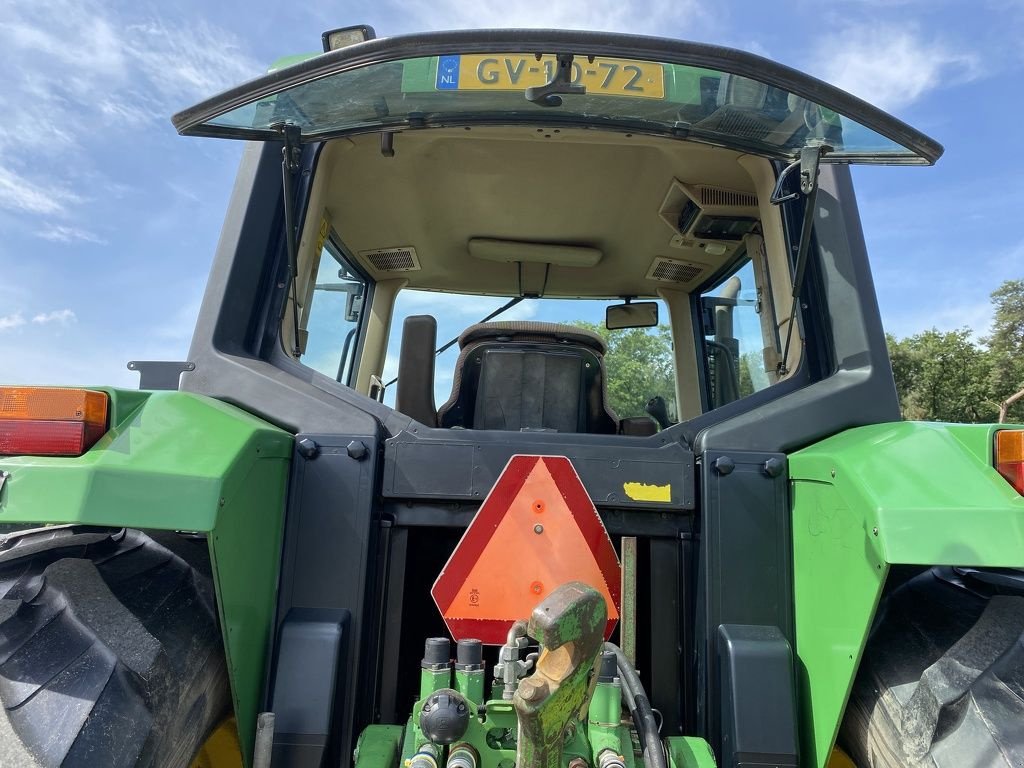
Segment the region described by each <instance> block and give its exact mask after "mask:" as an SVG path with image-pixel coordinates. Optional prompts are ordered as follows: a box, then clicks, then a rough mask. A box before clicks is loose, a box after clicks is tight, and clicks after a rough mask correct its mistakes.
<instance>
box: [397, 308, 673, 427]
mask: <svg viewBox="0 0 1024 768" xmlns="http://www.w3.org/2000/svg"><path fill="white" fill-rule="evenodd" d="M507 301H508V298H507V297H496V296H478V295H468V294H452V293H437V292H433V291H418V290H413V289H406V290H403V291H401V292H400V293H399V294H398V297H397V299H396V301H395V307H394V312H393V314H392V318H391V333H390V337H389V339H388V347H387V358H386V362H385V366H384V375H383V377H382V378H383V380H384V382H385V383H390V384H391V385H390V386H388V387H387V388H386V389H385V393H384V402H385V403H387V404H388V405H392V406H393V405H394V402H395V387H394V384H393V379H394V378H395V375H396V374H397V371H398V355H399V349H400V347H401V339H402V327H403V324H404V321H405V318H406V317H408V316H410V315H432V316H433V317H434V318H435V319H436V320H437V347H438V348H440V347H441V346H443V345H444V344H446V343H447V342H449V341H451V340H452V339H454V338H456V337H457V336H458V335H459V334H460V333H462V331H464V330H465V329H466V328H468V327H469V326H471V325H474V324H475V323H477V322H478V321H480V320H481V318H483V317H486V316H487V315H488V314H489V313H491V312H493V311H494V310H496V309H498V308H499V307H501V306H502V305H503V304H505V303H506V302H507ZM619 303H621V300H620V299H614V300H612V299H548V298H544V299H525V300H524V301H522V302H521V303H519V304H517V305H515V306H514V307H512V308H511V309H509V310H508V311H506V312H503V313H502V314H500V315H498V316H497V317H495V318H494V320H495V321H503V320H535V321H541V322H548V323H559V324H563V325H574V326H577V327H580V328H583V329H585V330H588V331H591V332H593V333H596V334H597V335H598V336H600V337H601V338H602V339H603V340H604V342H605V344H606V345H607V348H608V351H607V353H606V354H605V356H604V366H605V375H606V383H605V387H606V398H607V402H608V405H609V406H610V407H611V409H612V410H613V411H614V412H615V415H616V416H617V417H618V418H620V419H623V418H628V417H643V416H646V415H647V412H646V411H645V406H646V405H647V402H648V400H650V399H651V398H653V397H655V396H660V397H661V398H662V399H663V400H664V401H665V404H666V407H667V410H668V415H669V417H670V418H671V419H673V420H674V419H675V413H676V406H675V399H676V386H675V365H674V357H673V348H672V332H671V329H670V328H669V325H668V310H667V308H666V307H665V305H664V303H663V302H661V301H659V302H657V303H658V305H659V309H658V317H659V325H658V326H657V327H653V328H628V329H621V330H608V329H607V328H606V327H605V309H606V308H607V307H608V306H609V305H610V304H619ZM458 358H459V345H458V344H453V345H452V346H451V347H449V348H448V349H447V350H445V351H444V352H442V353H441V354H440V355H439V356H438V357H437V361H436V365H435V373H434V400H435V402H436V404H437V405H439V406H440V405H441V404H443V403H444V402H445V401H446V400H447V399H448V398H449V396H450V395H451V392H452V384H453V380H454V377H455V367H456V364H457V361H458Z"/></svg>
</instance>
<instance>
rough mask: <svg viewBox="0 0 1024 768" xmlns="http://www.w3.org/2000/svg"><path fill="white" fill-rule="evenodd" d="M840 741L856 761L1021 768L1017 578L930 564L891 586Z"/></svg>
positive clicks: (881, 765)
mask: <svg viewBox="0 0 1024 768" xmlns="http://www.w3.org/2000/svg"><path fill="white" fill-rule="evenodd" d="M839 742H840V744H841V745H842V746H843V748H844V749H846V750H847V752H849V753H850V756H851V757H852V758H853V760H854V762H855V763H856V764H857V766H858V768H895V767H896V766H899V767H900V768H904V767H905V766H929V767H932V766H934V767H936V768H972V767H973V766H979V767H980V766H986V768H987V767H988V766H1024V576H1022V575H1021V574H1020V573H1017V572H1009V571H1007V572H1002V573H1000V572H987V573H986V572H972V571H970V570H964V569H960V570H956V569H952V568H933V569H930V570H928V571H925V572H923V573H920V574H918V575H916V576H914V577H913V578H910V579H909V580H907V581H905V582H904V583H902V584H901V585H900V586H898V587H896V588H895V589H893V590H892V591H891V592H890V593H889V594H888V595H887V596H886V597H885V599H884V600H883V602H882V605H881V607H880V613H879V617H878V620H877V621H876V622H875V626H874V628H873V630H872V632H871V636H870V638H869V640H868V644H867V647H866V649H865V653H864V661H863V662H862V664H861V668H860V671H859V673H858V676H857V679H856V682H855V683H854V687H853V691H852V693H851V696H850V701H849V704H848V705H847V709H846V715H845V717H844V720H843V725H842V728H841V730H840V737H839Z"/></svg>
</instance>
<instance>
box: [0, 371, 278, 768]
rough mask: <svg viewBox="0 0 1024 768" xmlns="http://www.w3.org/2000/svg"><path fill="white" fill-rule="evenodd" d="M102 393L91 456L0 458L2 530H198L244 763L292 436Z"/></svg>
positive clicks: (193, 406) (215, 406)
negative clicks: (102, 428) (102, 420)
mask: <svg viewBox="0 0 1024 768" xmlns="http://www.w3.org/2000/svg"><path fill="white" fill-rule="evenodd" d="M100 389H103V390H104V391H106V392H107V393H108V394H109V395H110V398H111V409H110V410H111V417H110V424H111V428H110V430H109V431H108V433H107V434H106V435H104V437H103V438H102V439H101V440H100V441H99V442H98V443H97V444H96V445H95V446H93V448H92V449H90V450H89V451H88V452H87V453H85V454H84V455H82V456H80V457H77V458H53V457H31V456H20V457H0V471H2V472H6V473H7V476H6V478H5V481H4V483H3V485H2V487H0V524H10V523H17V524H25V523H30V524H37V525H52V524H60V523H79V524H88V525H98V526H115V527H128V528H150V529H153V528H155V529H164V530H177V531H201V532H203V533H206V534H207V535H208V537H207V538H208V543H209V548H210V559H211V563H212V566H213V574H214V580H215V584H216V588H217V602H218V611H219V613H220V622H221V629H222V632H223V635H224V646H225V653H226V656H227V662H228V671H229V674H230V677H231V689H232V697H233V700H234V706H235V715H236V717H237V719H238V728H239V735H240V738H241V743H242V745H243V751H244V753H245V754H246V756H247V759H251V754H252V741H253V738H254V734H255V730H256V714H257V708H258V706H259V702H260V699H261V696H262V693H263V682H264V674H265V669H266V656H267V649H268V647H269V642H270V633H271V628H272V623H273V616H274V608H275V592H276V586H277V575H278V570H279V564H280V561H281V557H280V550H281V531H282V525H283V517H284V508H285V491H286V484H287V478H288V467H289V462H290V459H291V452H292V445H293V442H294V440H293V437H292V435H290V434H288V433H287V432H284V431H282V430H280V429H278V428H277V427H274V426H272V425H271V424H268V423H267V422H264V421H262V420H260V419H258V418H256V417H254V416H252V415H250V414H248V413H246V412H245V411H242V410H240V409H238V408H235V407H234V406H231V405H227V404H225V403H222V402H220V401H218V400H214V399H212V398H208V397H204V396H202V395H195V394H191V393H186V392H136V391H132V390H118V389H108V388H104V387H101V388H100Z"/></svg>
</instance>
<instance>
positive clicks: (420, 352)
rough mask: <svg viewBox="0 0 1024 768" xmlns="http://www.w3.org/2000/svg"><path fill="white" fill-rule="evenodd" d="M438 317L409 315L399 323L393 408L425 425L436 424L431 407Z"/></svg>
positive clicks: (434, 411) (432, 402)
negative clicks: (398, 345)
mask: <svg viewBox="0 0 1024 768" xmlns="http://www.w3.org/2000/svg"><path fill="white" fill-rule="evenodd" d="M436 346H437V320H435V319H434V318H433V317H431V316H430V315H410V316H409V317H407V318H405V323H404V324H403V325H402V345H401V348H400V350H399V353H398V381H396V382H395V410H396V411H398V412H399V413H404V414H405V415H406V416H408V417H409V418H412V419H416V421H418V422H420V423H421V424H426V425H427V426H431V427H433V426H436V425H437V411H436V410H434V360H435V355H434V347H436Z"/></svg>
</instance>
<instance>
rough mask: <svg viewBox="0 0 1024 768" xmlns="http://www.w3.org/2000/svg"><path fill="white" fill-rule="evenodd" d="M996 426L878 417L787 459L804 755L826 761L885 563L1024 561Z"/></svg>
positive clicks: (1021, 515)
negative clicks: (997, 457)
mask: <svg viewBox="0 0 1024 768" xmlns="http://www.w3.org/2000/svg"><path fill="white" fill-rule="evenodd" d="M1005 426H1006V425H995V424H978V425H952V424H933V423H916V422H898V423H892V424H876V425H872V426H868V427H860V428H857V429H851V430H848V431H846V432H843V433H841V434H839V435H836V436H834V437H831V438H829V439H827V440H823V441H822V442H820V443H817V444H816V445H813V446H811V447H809V448H805V449H804V450H801V451H798V452H797V453H795V454H793V455H792V456H790V466H789V472H790V480H791V482H792V488H793V494H792V499H793V574H794V600H795V605H794V608H795V615H796V654H797V657H798V675H799V676H800V681H799V682H800V699H801V709H802V722H803V728H802V731H803V733H802V745H801V748H802V751H803V755H804V759H805V760H807V762H808V764H812V765H818V766H823V765H825V763H826V760H827V758H828V755H829V752H830V750H831V748H832V745H833V743H834V741H835V737H836V733H837V731H838V728H839V722H840V719H841V717H842V714H843V710H844V708H845V706H846V701H847V698H848V696H849V693H850V688H851V686H852V684H853V678H854V675H855V673H856V670H857V666H858V664H859V663H860V658H861V654H862V652H863V650H864V644H865V642H866V639H867V635H868V631H869V630H870V627H871V622H872V620H873V617H874V613H875V609H876V608H877V606H878V601H879V598H880V596H881V593H882V587H883V585H884V583H885V579H886V576H887V574H888V572H889V568H890V566H892V565H922V566H930V565H958V566H978V567H1024V497H1021V496H1020V495H1019V494H1018V493H1017V492H1016V491H1015V490H1014V489H1013V488H1012V487H1011V486H1010V485H1009V484H1008V483H1007V482H1006V480H1004V479H1003V478H1002V477H1001V476H1000V475H999V473H998V472H996V471H995V469H993V467H992V444H993V439H994V437H993V436H994V433H995V432H996V431H997V430H998V429H1000V428H1004V427H1005Z"/></svg>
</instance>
